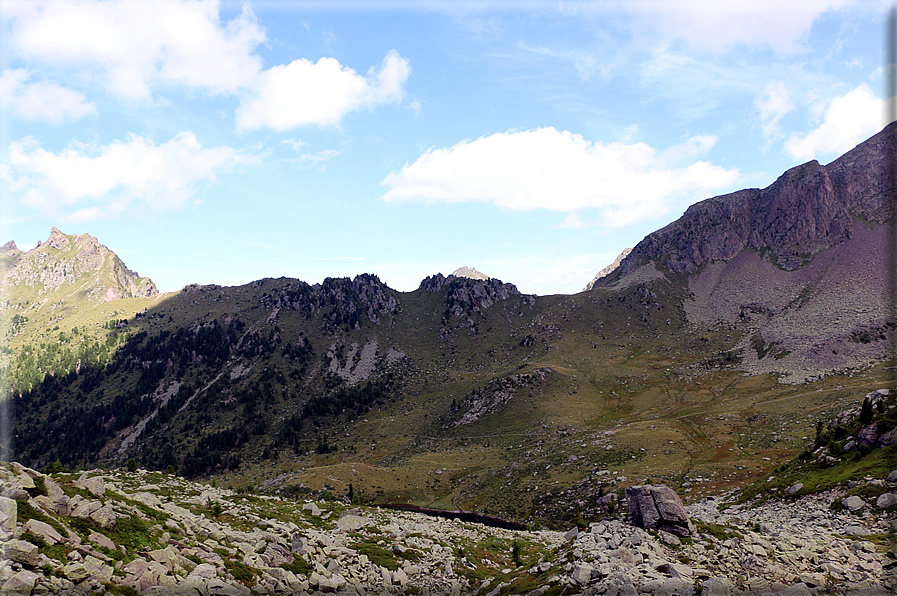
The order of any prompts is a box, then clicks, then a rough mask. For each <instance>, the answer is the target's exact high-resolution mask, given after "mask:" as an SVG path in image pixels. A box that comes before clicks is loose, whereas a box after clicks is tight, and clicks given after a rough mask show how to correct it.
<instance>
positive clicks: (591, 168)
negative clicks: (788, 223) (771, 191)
mask: <svg viewBox="0 0 897 596" xmlns="http://www.w3.org/2000/svg"><path fill="white" fill-rule="evenodd" d="M711 140H715V139H714V138H713V137H709V136H700V137H698V138H696V139H692V140H689V141H687V142H686V143H684V144H683V145H679V146H677V147H672V148H669V149H667V150H666V151H664V152H662V153H658V152H657V150H655V149H654V148H652V147H650V146H648V145H647V144H645V143H634V144H623V143H601V142H591V141H587V140H586V139H584V138H582V136H580V135H577V134H573V133H571V132H567V131H563V132H561V131H558V130H555V129H554V128H539V129H535V130H527V131H516V132H505V133H496V134H493V135H490V136H488V137H481V138H479V139H476V140H475V141H462V142H460V143H458V144H456V145H454V146H453V147H450V148H446V149H430V150H428V151H427V152H426V153H424V154H423V155H421V156H420V157H419V158H418V159H417V160H416V161H415V162H414V163H411V164H406V165H405V166H404V167H403V168H402V169H401V170H399V171H395V172H391V173H390V174H389V175H388V176H387V177H386V179H385V180H384V181H383V184H384V185H385V186H388V187H390V188H389V190H388V191H387V192H386V194H385V195H384V196H383V198H384V199H385V200H386V201H391V202H401V201H410V200H422V201H426V202H445V203H459V202H465V201H478V202H488V203H493V204H495V205H496V206H499V207H502V208H505V209H510V210H514V211H526V210H531V209H540V208H541V209H550V210H552V211H559V212H573V211H576V210H579V209H585V208H595V209H599V210H601V211H602V213H603V217H604V222H603V223H604V224H605V225H608V226H623V225H629V224H632V223H634V222H637V221H642V220H646V219H650V218H653V217H656V216H658V215H660V214H662V213H664V212H665V211H667V209H668V208H669V205H670V204H671V203H672V202H675V201H678V200H683V199H692V200H695V199H699V198H704V197H705V196H706V195H707V193H709V192H711V191H713V190H718V189H721V188H726V187H729V186H731V185H732V184H734V183H735V182H736V181H737V180H738V179H739V173H738V171H737V170H727V169H725V168H721V167H719V166H714V165H712V164H710V163H707V162H703V161H698V162H695V163H692V164H690V165H687V166H685V167H675V166H674V165H673V164H674V162H676V161H680V160H681V159H683V158H684V157H692V156H693V155H694V153H695V151H696V147H704V148H709V146H710V145H712V142H711ZM570 223H573V220H571V222H570Z"/></svg>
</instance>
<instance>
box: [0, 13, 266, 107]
mask: <svg viewBox="0 0 897 596" xmlns="http://www.w3.org/2000/svg"><path fill="white" fill-rule="evenodd" d="M3 9H4V18H5V19H7V20H9V21H10V22H11V34H10V37H9V39H7V40H6V43H7V44H8V46H9V47H11V48H13V49H14V50H15V51H16V52H17V53H18V54H19V55H20V56H22V57H24V58H26V59H32V60H39V61H43V62H45V63H49V64H54V65H60V66H65V67H76V68H78V67H80V68H81V69H83V72H85V73H89V74H91V75H93V76H96V77H98V78H99V79H100V80H101V81H102V83H103V84H104V85H105V87H106V88H107V90H108V91H109V92H111V93H112V94H114V95H116V96H119V97H123V98H127V99H131V100H135V99H145V98H148V97H150V96H151V88H152V87H155V86H158V85H182V86H185V87H192V88H199V89H204V90H206V91H208V92H210V93H216V94H219V93H235V92H236V91H237V90H238V89H240V88H243V87H246V86H249V85H251V84H252V83H253V82H254V81H255V79H256V78H257V77H258V74H259V72H260V70H261V59H260V58H259V57H258V56H257V55H255V54H253V52H254V50H255V48H256V47H257V46H258V45H259V44H261V43H263V42H264V41H265V39H266V36H265V31H264V29H263V28H262V27H261V26H260V25H259V23H258V21H257V20H256V18H255V16H254V15H253V14H252V11H251V10H250V9H249V8H248V5H244V8H243V12H242V14H241V15H240V16H239V17H236V18H234V19H233V20H231V21H230V22H228V23H226V24H223V23H222V22H221V19H220V16H219V14H218V2H217V0H198V1H185V0H142V1H140V2H133V1H128V0H108V1H105V2H97V1H91V0H64V1H52V0H42V1H40V0H19V1H17V0H5V1H4V4H3Z"/></svg>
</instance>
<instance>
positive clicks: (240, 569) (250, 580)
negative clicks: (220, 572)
mask: <svg viewBox="0 0 897 596" xmlns="http://www.w3.org/2000/svg"><path fill="white" fill-rule="evenodd" d="M224 565H225V567H227V570H228V571H229V572H230V574H231V575H233V576H234V579H235V580H237V581H238V582H240V583H242V584H244V585H246V586H249V587H252V586H254V585H255V570H254V569H252V567H250V566H249V565H247V564H246V563H243V562H242V561H236V560H233V559H225V560H224Z"/></svg>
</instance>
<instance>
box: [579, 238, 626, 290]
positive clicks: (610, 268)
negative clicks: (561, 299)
mask: <svg viewBox="0 0 897 596" xmlns="http://www.w3.org/2000/svg"><path fill="white" fill-rule="evenodd" d="M631 252H632V249H631V248H624V249H623V252H621V253H620V254H619V255H617V258H616V259H614V262H613V263H611V264H610V265H608V266H607V267H605V268H604V269H602V270H601V271H599V272H598V273H596V274H595V277H593V278H592V281H590V282H589V283H588V284H586V287H584V288H583V289H582V291H583V292H588V291H589V290H591V289H592V288H594V287H595V284H596V283H598V280H599V279H602V278H604V277H607V276H608V275H610V274H611V273H613V272H614V271H616V270H617V267H619V266H620V263H621V262H622V261H623V259H625V258H626V257H628V256H629V253H631Z"/></svg>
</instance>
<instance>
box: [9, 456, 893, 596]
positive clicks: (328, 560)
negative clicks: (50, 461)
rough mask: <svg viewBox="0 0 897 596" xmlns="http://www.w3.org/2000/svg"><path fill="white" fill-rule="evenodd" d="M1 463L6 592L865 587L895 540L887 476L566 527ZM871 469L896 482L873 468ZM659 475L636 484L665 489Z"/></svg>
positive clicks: (237, 595) (884, 584)
mask: <svg viewBox="0 0 897 596" xmlns="http://www.w3.org/2000/svg"><path fill="white" fill-rule="evenodd" d="M893 476H894V478H893V480H897V473H894V474H893ZM0 478H2V495H3V496H0V539H2V544H0V547H2V549H3V552H4V554H5V557H4V560H3V561H2V562H0V592H2V593H3V594H22V595H25V596H28V595H30V594H85V595H86V594H104V593H105V594H110V595H111V594H159V595H162V594H165V595H168V594H171V595H184V596H187V595H189V596H209V595H211V594H225V595H232V596H249V595H250V594H304V595H310V594H325V593H336V594H346V595H350V594H353V595H354V594H357V595H362V596H363V595H367V594H430V595H434V596H435V595H437V594H445V595H448V594H454V595H455V596H460V595H472V594H480V595H484V596H486V595H488V596H500V595H506V594H527V595H529V596H542V595H544V594H569V595H574V594H581V595H589V596H598V595H617V594H631V595H633V596H637V595H638V594H670V595H673V594H676V595H682V596H688V595H692V594H699V595H701V596H718V595H734V594H753V595H760V594H788V595H816V594H823V593H825V594H850V595H856V596H860V595H868V596H873V595H879V594H881V595H884V594H888V593H893V590H895V589H897V574H895V572H894V571H893V569H894V568H895V564H894V563H895V559H894V558H893V556H892V553H888V554H887V555H886V554H883V553H881V552H879V551H878V550H877V549H876V547H875V543H874V542H873V541H872V538H873V537H874V536H875V535H880V534H882V533H885V532H888V531H890V530H891V529H892V528H893V526H894V525H895V524H897V519H895V516H894V512H895V506H894V503H893V502H891V501H894V502H897V494H895V493H893V492H890V493H884V494H887V495H890V496H891V497H892V499H891V501H887V503H890V504H885V500H883V499H881V498H880V499H879V501H880V502H879V503H877V504H871V503H866V502H863V503H862V504H857V505H856V506H854V505H853V504H850V505H849V506H847V505H844V506H841V503H842V500H844V501H847V499H843V496H844V495H843V493H842V492H840V491H830V492H825V493H819V494H814V495H811V496H805V497H802V498H798V499H794V500H785V501H767V502H765V503H763V504H762V505H761V504H752V503H750V502H748V503H744V504H740V505H731V506H728V505H725V504H724V503H723V501H722V500H720V499H714V498H710V499H705V500H703V501H701V502H699V503H695V504H693V505H691V506H689V507H687V508H685V509H682V510H681V511H682V514H684V515H686V516H689V517H690V520H687V521H688V523H689V524H690V525H692V527H693V528H694V530H693V531H691V532H689V533H688V536H687V537H682V536H679V535H677V534H676V533H668V532H666V531H664V528H663V526H660V528H659V530H658V529H649V528H642V527H638V523H640V522H641V521H644V518H645V516H644V513H641V514H639V513H636V512H634V511H632V510H629V511H628V512H627V510H626V509H625V508H622V509H620V510H618V513H617V515H613V514H611V515H608V517H607V518H606V519H604V520H602V521H598V522H593V523H590V524H588V525H587V526H582V527H579V528H577V527H573V528H571V529H570V530H569V531H567V532H555V531H545V530H541V531H512V530H505V529H499V528H495V527H489V526H486V525H480V524H475V523H469V522H461V521H455V520H449V519H440V518H436V517H431V516H427V515H423V514H421V513H415V512H402V511H390V510H385V509H379V508H375V507H359V506H353V505H351V504H349V503H347V502H344V501H339V500H336V501H333V500H330V501H314V500H305V499H285V498H281V497H272V496H264V495H258V494H255V493H254V492H252V491H251V490H246V491H233V490H229V489H221V488H216V487H214V486H209V485H205V484H197V483H191V482H188V481H185V480H183V479H181V478H177V477H174V476H169V475H166V474H161V473H154V472H147V471H146V470H139V469H136V468H134V467H133V466H132V468H131V470H130V471H128V470H113V471H104V470H89V471H84V472H80V473H62V472H56V473H51V474H43V473H40V472H37V471H35V470H32V469H29V468H25V467H23V466H21V465H19V464H16V463H12V464H4V465H3V466H2V467H0ZM870 483H872V484H876V485H880V486H881V487H885V488H887V489H890V490H892V491H893V490H897V482H893V481H889V480H888V479H871V480H870ZM664 488H665V487H651V489H652V490H651V491H647V492H646V491H642V492H641V493H640V494H641V495H642V496H646V495H647V496H649V497H651V495H652V494H653V498H654V499H661V501H658V502H665V503H668V504H669V503H672V502H673V501H678V498H677V497H675V493H672V491H669V489H666V490H663V489H664ZM652 491H653V492H652ZM670 493H672V495H670ZM636 500H637V499H636ZM860 501H862V499H860ZM607 502H608V503H610V502H612V501H610V500H608V501H607ZM630 502H631V501H630ZM833 505H838V506H837V507H833ZM660 508H661V509H663V507H662V506H661V507H660ZM677 515H678V513H677ZM640 516H641V517H640ZM679 534H682V533H681V532H679Z"/></svg>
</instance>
